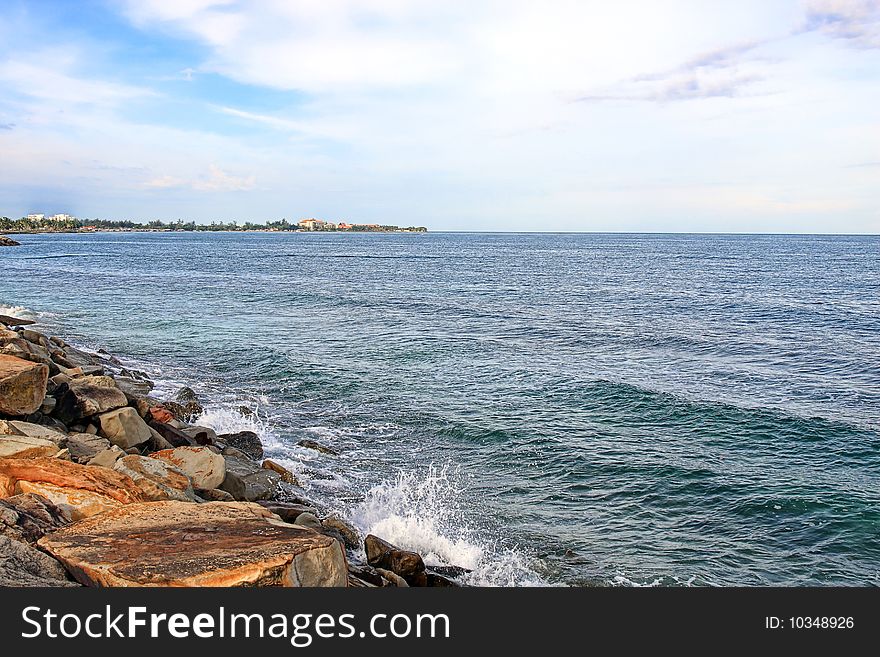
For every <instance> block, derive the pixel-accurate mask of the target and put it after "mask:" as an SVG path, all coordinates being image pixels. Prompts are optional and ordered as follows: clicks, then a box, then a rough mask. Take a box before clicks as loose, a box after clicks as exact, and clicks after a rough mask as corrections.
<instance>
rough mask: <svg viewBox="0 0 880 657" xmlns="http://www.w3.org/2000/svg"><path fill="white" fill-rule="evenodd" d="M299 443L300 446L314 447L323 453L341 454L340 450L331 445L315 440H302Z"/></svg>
mask: <svg viewBox="0 0 880 657" xmlns="http://www.w3.org/2000/svg"><path fill="white" fill-rule="evenodd" d="M297 445H299V446H300V447H305V448H306V449H313V450H315V451H316V452H321V454H330V455H331V456H339V452H336V451H334V450H332V449H330V448H329V447H326V446H324V445H322V444H321V443H318V442H315V441H314V440H300V441H299V442H298V443H297Z"/></svg>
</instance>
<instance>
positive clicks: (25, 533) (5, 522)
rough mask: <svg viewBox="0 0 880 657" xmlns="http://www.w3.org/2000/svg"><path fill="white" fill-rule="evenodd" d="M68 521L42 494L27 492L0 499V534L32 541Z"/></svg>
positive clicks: (17, 539) (18, 539)
mask: <svg viewBox="0 0 880 657" xmlns="http://www.w3.org/2000/svg"><path fill="white" fill-rule="evenodd" d="M68 522H70V521H69V519H68V518H67V517H66V516H65V515H64V512H63V511H62V510H61V509H59V508H58V507H57V506H55V505H54V504H52V503H51V502H50V501H49V500H47V499H46V498H45V497H43V496H42V495H34V494H33V493H27V494H25V495H13V496H12V497H7V498H5V499H2V500H0V536H6V537H7V538H11V539H13V540H16V541H25V542H27V543H33V542H34V541H36V540H37V539H39V538H41V537H42V536H43V535H44V534H48V533H49V532H52V531H55V530H56V529H58V528H59V527H63V526H64V525H66V524H67V523H68Z"/></svg>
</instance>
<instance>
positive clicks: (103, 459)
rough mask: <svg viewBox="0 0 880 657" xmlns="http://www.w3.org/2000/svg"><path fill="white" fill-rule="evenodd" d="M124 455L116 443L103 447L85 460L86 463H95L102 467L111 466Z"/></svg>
mask: <svg viewBox="0 0 880 657" xmlns="http://www.w3.org/2000/svg"><path fill="white" fill-rule="evenodd" d="M123 456H125V452H124V451H122V450H121V449H119V448H118V447H117V446H116V445H110V447H108V448H107V449H103V450H101V451H100V452H98V453H97V454H95V455H94V456H93V457H92V458H90V459H89V460H88V462H87V465H97V466H100V467H102V468H112V467H113V465H114V464H115V463H116V461H118V460H119V459H121V458H122V457H123Z"/></svg>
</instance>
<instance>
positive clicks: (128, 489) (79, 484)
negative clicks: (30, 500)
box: [0, 458, 146, 520]
mask: <svg viewBox="0 0 880 657" xmlns="http://www.w3.org/2000/svg"><path fill="white" fill-rule="evenodd" d="M21 493H36V494H37V495H42V496H43V497H45V498H47V499H48V500H49V501H50V502H52V503H53V504H55V505H56V506H58V507H59V508H60V509H61V510H62V511H64V512H65V513H66V514H67V515H68V516H69V517H70V519H72V520H80V519H82V518H86V517H88V516H91V515H94V514H96V513H102V512H103V511H107V510H108V509H114V508H116V507H119V506H121V505H124V504H132V503H133V502H142V501H145V500H146V498H145V497H144V493H143V491H142V490H141V489H140V488H139V487H138V485H137V484H135V482H134V481H132V479H131V477H128V476H127V475H125V474H123V473H121V472H116V471H114V470H110V469H109V468H99V467H94V466H88V465H79V464H78V463H72V462H70V461H62V460H61V459H54V458H33V459H0V498H2V497H10V496H12V495H18V494H21Z"/></svg>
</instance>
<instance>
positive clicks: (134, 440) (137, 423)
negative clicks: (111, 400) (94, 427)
mask: <svg viewBox="0 0 880 657" xmlns="http://www.w3.org/2000/svg"><path fill="white" fill-rule="evenodd" d="M95 419H96V420H97V422H98V427H99V432H100V434H101V435H102V436H104V437H105V438H107V439H108V440H109V441H110V442H111V443H113V444H114V445H116V446H117V447H119V448H120V449H124V450H125V449H129V448H130V447H134V446H135V445H141V444H143V443H145V442H147V441H148V440H149V439H150V427H148V426H147V424H146V422H144V421H143V419H142V418H141V416H140V415H138V412H137V411H136V410H135V409H133V408H132V407H131V406H125V407H123V408H117V409H116V410H113V411H108V412H107V413H101V414H100V415H98V416H97V417H96V418H95Z"/></svg>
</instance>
